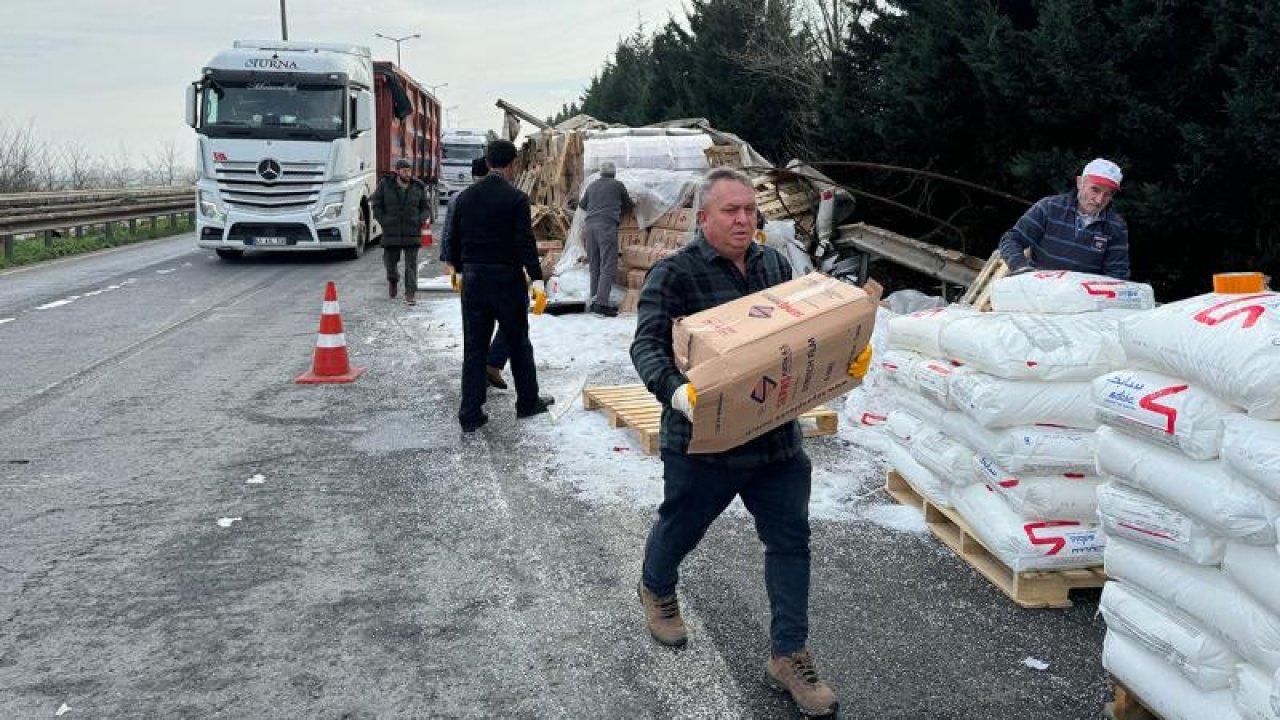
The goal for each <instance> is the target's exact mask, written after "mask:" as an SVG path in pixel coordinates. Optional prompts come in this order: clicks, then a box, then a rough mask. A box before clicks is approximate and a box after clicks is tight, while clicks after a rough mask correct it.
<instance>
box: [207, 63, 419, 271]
mask: <svg viewBox="0 0 1280 720" xmlns="http://www.w3.org/2000/svg"><path fill="white" fill-rule="evenodd" d="M186 115H187V124H188V125H190V126H191V127H192V128H195V130H196V138H197V148H198V150H197V154H198V158H197V160H198V163H197V167H196V172H197V180H196V233H197V243H198V244H199V246H200V247H203V248H212V249H213V250H215V251H216V252H217V254H218V256H219V257H221V258H223V259H233V258H238V257H240V256H241V255H243V254H244V252H245V251H246V250H272V251H281V250H287V251H297V250H331V249H333V250H343V251H345V252H346V253H347V255H348V256H349V257H351V258H358V257H360V255H361V254H363V253H364V250H365V248H366V247H367V246H368V244H369V243H370V242H372V241H373V240H374V239H376V238H379V237H381V235H382V229H381V227H379V226H378V223H377V221H376V220H375V219H374V218H373V213H372V212H371V211H370V207H369V199H370V197H371V196H372V195H373V191H374V189H375V188H376V186H377V181H378V177H379V175H381V174H383V173H389V172H391V168H392V163H394V162H395V160H396V158H400V157H407V158H409V159H410V161H412V162H413V166H414V174H415V175H416V176H417V177H418V178H420V179H421V180H422V181H423V182H425V183H426V184H427V187H428V188H429V189H430V191H431V192H432V195H433V196H434V197H438V195H439V180H440V175H439V173H440V159H441V157H440V156H441V143H440V139H441V138H440V128H441V123H440V103H439V101H437V100H436V98H435V97H434V96H433V95H432V94H431V93H429V92H427V91H426V90H425V89H423V87H422V86H421V85H419V84H418V83H417V82H416V81H415V80H414V79H413V78H411V77H410V76H409V75H407V74H406V73H405V72H404V71H402V70H401V69H400V68H398V67H396V65H395V64H394V63H390V62H384V61H374V60H373V59H372V58H371V56H370V53H369V49H368V48H367V47H361V46H356V45H343V44H336V43H316V42H303V41H247V40H238V41H236V42H235V43H234V45H233V46H232V48H231V49H229V50H224V51H222V52H219V53H218V54H216V55H214V57H213V59H212V60H210V61H209V64H208V65H207V66H205V68H204V70H203V71H202V73H201V75H200V78H199V79H198V80H196V81H195V82H193V83H191V85H189V86H188V87H187V98H186ZM432 207H433V208H434V207H435V203H433V204H432Z"/></svg>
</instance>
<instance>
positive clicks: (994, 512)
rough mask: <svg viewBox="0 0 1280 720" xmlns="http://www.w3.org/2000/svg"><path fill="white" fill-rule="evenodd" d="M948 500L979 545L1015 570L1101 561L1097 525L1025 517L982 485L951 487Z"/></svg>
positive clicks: (1103, 540) (1045, 568)
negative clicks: (976, 537)
mask: <svg viewBox="0 0 1280 720" xmlns="http://www.w3.org/2000/svg"><path fill="white" fill-rule="evenodd" d="M951 503H952V505H954V506H955V509H956V510H958V511H959V512H960V515H961V516H963V517H964V519H965V521H966V522H968V523H969V527H970V528H971V529H972V530H973V532H974V534H975V535H977V536H978V539H980V540H981V541H982V543H983V545H985V546H986V547H987V549H988V550H990V551H991V552H992V554H994V555H995V556H996V557H997V558H999V559H1000V562H1002V563H1004V564H1005V565H1008V566H1009V567H1010V568H1011V569H1012V570H1014V571H1015V572H1022V571H1024V570H1049V569H1053V568H1066V567H1089V566H1091V565H1097V564H1099V563H1100V562H1102V547H1103V545H1104V543H1105V542H1106V540H1105V539H1104V538H1103V536H1102V533H1101V532H1099V531H1098V528H1097V527H1094V526H1090V525H1083V524H1081V523H1078V522H1071V521H1066V520H1063V521H1053V520H1048V521H1046V520H1031V521H1028V520H1026V519H1024V518H1022V517H1021V516H1019V515H1018V514H1017V513H1015V512H1014V511H1013V510H1012V509H1010V507H1009V506H1008V504H1006V503H1005V501H1004V500H1003V499H1001V498H1000V496H999V495H997V494H996V491H995V490H992V489H991V488H988V487H987V486H986V485H983V484H975V485H968V486H966V487H956V488H953V489H952V492H951Z"/></svg>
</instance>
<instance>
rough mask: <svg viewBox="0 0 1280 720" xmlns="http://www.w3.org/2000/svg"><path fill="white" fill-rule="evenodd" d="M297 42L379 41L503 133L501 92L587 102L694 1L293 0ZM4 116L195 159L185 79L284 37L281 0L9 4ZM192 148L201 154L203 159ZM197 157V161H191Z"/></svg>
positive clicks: (546, 104)
mask: <svg viewBox="0 0 1280 720" xmlns="http://www.w3.org/2000/svg"><path fill="white" fill-rule="evenodd" d="M286 8H287V12H288V22H289V38H290V39H291V40H321V41H328V42H349V43H359V44H364V45H367V46H368V47H369V48H370V49H371V50H372V51H373V56H374V57H375V58H377V59H390V60H394V59H395V55H396V47H395V44H394V43H392V42H390V41H387V40H383V39H381V38H378V37H375V36H374V33H378V32H380V33H382V34H384V35H390V36H392V37H403V36H405V35H412V34H413V33H421V34H422V37H421V38H419V39H412V40H406V41H404V42H403V43H402V44H401V46H400V50H401V57H402V62H403V66H404V69H405V70H406V71H407V72H408V73H409V74H410V75H412V76H414V77H415V78H417V79H418V81H419V82H421V83H423V84H424V85H439V84H441V83H448V85H447V86H445V87H441V88H438V90H437V92H436V94H437V95H438V96H439V97H440V101H441V104H442V105H444V106H445V107H446V108H453V106H455V105H456V106H457V107H456V108H453V109H452V110H451V111H450V112H449V113H448V114H447V116H446V117H447V119H448V120H450V121H451V122H452V124H453V125H454V126H457V127H479V128H484V129H492V130H495V131H499V132H500V131H501V126H502V112H501V111H500V110H498V109H497V108H495V107H494V102H495V101H496V100H497V99H498V98H502V99H504V100H507V101H508V102H511V103H514V104H516V105H517V106H519V107H522V108H524V109H526V110H528V111H529V112H531V113H533V114H535V115H537V116H538V117H545V116H547V115H550V114H553V113H555V112H556V111H557V110H559V108H560V105H561V103H563V102H566V101H570V100H574V99H576V98H577V97H578V96H579V95H580V94H581V92H582V89H583V88H584V87H585V86H586V83H587V82H588V81H589V80H590V78H591V76H592V75H594V74H596V73H597V72H598V71H599V70H600V68H601V67H602V66H603V64H604V61H605V59H606V58H607V57H609V55H610V53H611V52H612V51H613V49H614V47H615V46H616V44H617V41H618V39H619V38H620V37H623V36H626V35H629V34H631V33H632V32H633V31H634V30H635V28H636V27H637V24H638V23H639V22H640V21H641V20H643V22H644V24H645V27H646V28H647V29H649V30H652V29H653V28H654V27H655V26H656V25H660V24H661V23H664V22H665V21H666V19H667V18H668V16H669V14H672V13H674V15H675V16H676V17H678V18H680V19H683V10H682V8H681V0H540V1H539V2H532V1H526V0H453V1H452V2H447V1H445V0H358V1H354V2H353V1H352V0H287V5H286ZM0 9H2V10H3V21H0V100H2V102H0V123H3V124H6V125H8V126H10V127H11V128H12V127H13V126H14V125H21V126H26V125H27V124H28V123H31V124H32V127H33V131H34V133H35V135H36V136H37V137H38V138H40V139H42V140H44V141H46V142H49V143H51V144H53V145H65V144H69V143H79V144H82V145H83V146H84V147H85V148H86V149H88V150H89V151H90V152H91V153H92V154H94V155H104V156H108V157H117V156H118V155H119V154H120V153H121V148H124V150H125V151H126V152H127V153H128V154H129V155H130V156H131V157H132V158H135V159H136V158H144V157H146V156H148V155H150V154H151V153H154V152H155V149H156V147H157V146H158V145H160V144H163V143H165V142H172V143H175V144H177V147H178V149H179V150H180V151H182V152H184V153H186V152H187V151H188V150H190V153H194V147H195V142H194V135H193V132H192V131H191V129H190V128H188V127H187V126H186V124H185V121H184V115H183V93H184V92H185V86H186V85H187V84H188V83H190V82H191V81H192V80H194V79H196V77H197V76H198V75H199V72H200V68H201V67H203V65H204V64H205V63H206V62H207V61H208V60H209V59H210V58H211V57H212V56H213V55H214V53H216V52H217V51H218V50H219V49H221V48H225V47H230V45H231V42H232V41H233V40H236V39H270V40H275V39H279V38H280V2H279V0H214V1H213V2H209V1H208V0H204V1H202V2H196V1H195V0H160V1H157V0H4V2H3V3H0ZM190 153H189V154H190ZM183 157H184V162H185V159H186V156H185V155H184V156H183Z"/></svg>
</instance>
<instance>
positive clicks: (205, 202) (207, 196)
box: [198, 190, 227, 222]
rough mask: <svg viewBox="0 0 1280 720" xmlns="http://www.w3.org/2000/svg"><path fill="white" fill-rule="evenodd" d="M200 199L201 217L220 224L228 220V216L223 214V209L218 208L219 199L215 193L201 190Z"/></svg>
mask: <svg viewBox="0 0 1280 720" xmlns="http://www.w3.org/2000/svg"><path fill="white" fill-rule="evenodd" d="M198 197H199V204H200V214H201V215H203V216H205V217H207V218H209V219H210V220H217V221H219V222H221V221H223V220H226V219H227V214H226V213H224V212H222V208H220V207H218V199H217V197H216V196H214V194H213V193H209V192H205V191H203V190H201V191H200V194H199V196H198Z"/></svg>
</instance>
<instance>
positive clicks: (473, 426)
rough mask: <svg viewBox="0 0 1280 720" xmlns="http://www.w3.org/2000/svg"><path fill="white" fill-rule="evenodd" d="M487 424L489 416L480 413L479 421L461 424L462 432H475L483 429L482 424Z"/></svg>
mask: <svg viewBox="0 0 1280 720" xmlns="http://www.w3.org/2000/svg"><path fill="white" fill-rule="evenodd" d="M487 422H489V416H488V415H486V414H484V413H480V417H479V419H476V420H471V421H469V422H463V423H462V432H464V433H469V432H475V431H477V430H479V429H480V428H482V427H484V424H485V423H487Z"/></svg>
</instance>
